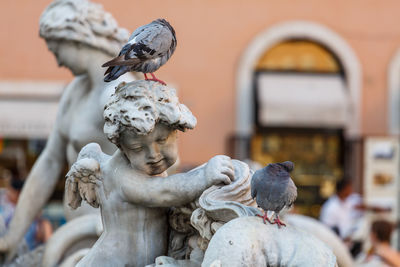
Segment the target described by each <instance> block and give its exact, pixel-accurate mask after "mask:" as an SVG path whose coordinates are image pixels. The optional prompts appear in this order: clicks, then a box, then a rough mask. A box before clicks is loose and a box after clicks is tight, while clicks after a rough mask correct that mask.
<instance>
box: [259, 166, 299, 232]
mask: <svg viewBox="0 0 400 267" xmlns="http://www.w3.org/2000/svg"><path fill="white" fill-rule="evenodd" d="M293 168H294V164H293V162H291V161H285V162H282V163H271V164H268V165H267V166H266V167H264V168H262V169H260V170H258V171H256V172H255V173H254V175H253V177H252V179H251V196H252V198H253V199H254V198H256V202H257V205H258V206H259V207H261V208H262V209H263V210H264V216H260V217H262V218H263V220H264V223H265V220H267V221H268V222H269V223H271V224H275V223H276V224H277V225H278V227H280V226H281V225H283V226H285V224H284V223H283V222H282V221H281V220H280V219H279V212H280V211H281V210H282V209H283V208H284V207H290V206H292V204H293V202H294V201H295V200H296V197H297V188H296V185H295V184H294V182H293V180H292V179H291V178H290V175H289V173H290V172H291V171H292V170H293ZM268 211H273V212H274V213H275V219H274V220H273V221H271V220H270V219H269V218H268V216H267V212H268Z"/></svg>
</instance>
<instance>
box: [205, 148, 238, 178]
mask: <svg viewBox="0 0 400 267" xmlns="http://www.w3.org/2000/svg"><path fill="white" fill-rule="evenodd" d="M234 176H235V172H234V169H233V165H232V162H231V158H230V157H228V156H224V155H218V156H215V157H213V158H211V159H210V160H209V161H208V162H207V164H206V166H205V177H206V179H207V182H208V183H209V184H210V185H214V184H219V183H224V184H230V183H231V182H232V181H233V180H234Z"/></svg>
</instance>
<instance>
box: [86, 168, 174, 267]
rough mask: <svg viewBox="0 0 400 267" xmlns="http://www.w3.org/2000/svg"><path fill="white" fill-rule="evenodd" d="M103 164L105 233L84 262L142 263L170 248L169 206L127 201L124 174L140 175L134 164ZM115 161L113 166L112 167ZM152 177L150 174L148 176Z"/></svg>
mask: <svg viewBox="0 0 400 267" xmlns="http://www.w3.org/2000/svg"><path fill="white" fill-rule="evenodd" d="M101 165H102V177H103V180H102V185H101V186H100V188H99V190H101V193H99V195H100V203H101V204H100V210H101V216H102V220H103V233H102V235H101V236H100V238H99V239H98V241H97V242H96V244H95V245H94V246H93V247H92V249H91V250H90V252H89V253H88V254H87V255H86V256H85V257H84V258H83V259H82V260H81V261H80V262H79V264H78V267H81V266H102V265H107V266H131V267H136V266H137V267H142V266H146V265H148V264H151V263H153V262H154V260H155V258H156V257H158V256H160V255H166V254H167V250H168V220H167V211H168V209H167V208H160V207H154V208H151V207H146V206H144V205H141V204H140V203H137V204H134V203H131V202H128V201H127V200H126V199H124V197H123V196H122V194H121V190H119V189H120V187H121V186H124V185H122V184H120V182H119V181H120V179H119V177H121V175H125V176H141V175H143V174H140V173H138V172H135V171H133V170H132V169H131V168H124V167H122V166H118V167H116V166H115V165H113V164H107V163H105V164H101ZM110 165H112V166H113V167H111V168H110V167H109V166H110ZM147 179H151V178H147Z"/></svg>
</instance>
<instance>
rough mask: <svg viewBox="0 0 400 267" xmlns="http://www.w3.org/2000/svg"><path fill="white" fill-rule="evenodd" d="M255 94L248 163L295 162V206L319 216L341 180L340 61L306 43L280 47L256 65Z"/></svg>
mask: <svg viewBox="0 0 400 267" xmlns="http://www.w3.org/2000/svg"><path fill="white" fill-rule="evenodd" d="M254 90H255V92H254V97H255V99H254V102H255V110H254V112H255V116H254V118H255V126H256V131H255V134H254V135H253V137H252V138H251V158H252V159H253V160H255V161H257V162H260V163H262V164H263V165H265V164H267V163H270V162H282V161H285V160H291V161H293V162H295V164H296V168H295V170H294V173H293V178H294V180H295V182H296V184H297V185H298V190H299V198H298V201H297V202H296V207H297V208H298V211H299V212H300V213H303V214H307V215H311V216H318V214H319V207H320V204H322V203H323V201H324V199H326V198H327V197H329V196H330V195H331V194H332V193H334V189H335V182H336V181H337V180H339V179H340V178H341V177H342V175H343V152H344V149H343V146H344V143H343V139H344V137H343V132H344V129H345V127H346V123H347V121H348V102H347V101H348V99H347V98H348V94H347V91H348V89H347V85H346V80H345V75H344V71H343V67H342V65H341V64H340V61H339V60H338V59H337V57H336V56H335V55H334V54H333V53H332V52H331V51H329V50H328V49H327V48H326V47H324V46H323V45H321V44H318V43H316V42H313V41H310V40H304V39H291V40H286V41H283V42H280V43H278V44H277V45H275V46H273V47H271V48H270V49H268V50H267V51H265V52H264V53H263V54H262V56H261V57H260V58H259V60H258V61H257V62H256V65H255V66H254Z"/></svg>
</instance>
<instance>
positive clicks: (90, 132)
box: [0, 0, 132, 259]
mask: <svg viewBox="0 0 400 267" xmlns="http://www.w3.org/2000/svg"><path fill="white" fill-rule="evenodd" d="M40 36H41V37H42V38H44V39H45V41H46V44H47V46H48V48H49V50H50V51H51V52H52V53H53V54H54V55H55V57H56V59H57V62H58V64H59V66H65V67H66V68H68V69H69V70H70V71H71V72H72V73H73V74H74V75H75V78H74V80H73V81H71V82H70V83H69V84H68V85H67V87H66V88H65V90H64V93H63V95H62V98H61V101H60V105H59V110H58V114H57V121H56V123H55V126H54V129H53V131H52V133H51V134H50V136H49V138H48V142H47V144H46V147H45V149H44V151H43V152H42V153H41V155H40V157H39V158H38V160H37V161H36V162H35V164H34V166H33V168H32V170H31V172H30V174H29V175H28V177H27V180H26V183H25V186H24V188H23V190H22V193H21V195H20V198H19V201H18V204H17V207H16V212H15V215H14V217H13V219H12V221H11V223H10V226H9V230H8V232H7V233H6V234H5V235H4V236H3V237H2V238H0V251H2V252H7V253H8V258H9V259H10V258H11V257H12V256H13V255H14V254H15V251H16V247H17V244H18V243H19V241H20V240H22V238H23V236H24V234H25V232H26V230H27V228H28V227H29V225H30V224H31V222H32V221H33V219H34V218H35V216H36V215H37V214H38V213H39V212H40V210H41V208H42V207H43V206H44V205H45V204H46V202H47V200H48V199H49V197H50V196H51V194H52V193H53V191H54V188H55V186H56V184H57V181H58V179H59V177H60V175H62V172H63V170H64V167H65V164H69V165H72V163H74V162H75V161H76V159H77V156H78V152H79V151H80V150H81V148H82V147H83V146H85V145H86V144H88V143H90V142H96V143H98V144H99V145H100V146H101V148H102V150H103V151H104V152H106V153H113V152H114V151H115V150H116V147H115V146H114V145H113V144H112V143H110V142H109V141H108V140H107V138H106V137H105V136H104V134H103V131H102V127H103V123H104V119H103V117H102V110H103V107H104V104H105V103H106V101H107V100H108V98H109V96H110V95H111V93H112V92H113V90H114V88H115V86H116V85H117V84H118V83H119V82H120V81H116V82H114V83H110V84H105V83H104V82H103V79H102V76H103V72H104V70H103V69H102V68H101V64H102V63H103V62H105V61H107V60H109V59H111V58H112V57H113V56H115V55H116V54H117V53H118V51H119V50H120V49H121V47H122V45H123V44H124V43H125V42H126V41H127V39H128V37H129V35H128V32H127V31H126V30H124V29H121V28H119V27H118V25H117V23H116V21H115V20H114V18H113V17H112V16H111V14H109V13H107V12H105V11H104V10H103V8H102V6H101V5H98V4H94V3H91V2H89V1H87V0H55V1H54V2H53V3H51V4H50V5H49V6H48V7H47V8H46V10H45V11H44V13H43V14H42V16H41V18H40ZM38 67H40V66H38ZM124 79H128V80H132V76H131V77H130V78H128V77H124ZM33 199H34V201H32V200H33ZM88 207H89V206H88V205H86V207H84V208H80V209H78V210H77V211H75V212H72V210H71V209H69V208H66V217H67V219H71V218H74V217H76V216H79V215H81V214H86V213H89V212H93V211H94V210H95V209H92V210H93V211H90V210H89V208H88Z"/></svg>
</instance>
